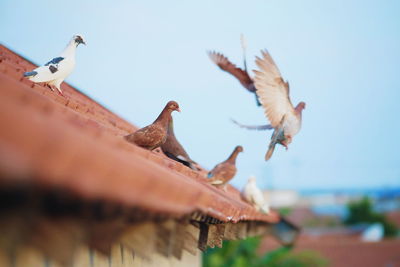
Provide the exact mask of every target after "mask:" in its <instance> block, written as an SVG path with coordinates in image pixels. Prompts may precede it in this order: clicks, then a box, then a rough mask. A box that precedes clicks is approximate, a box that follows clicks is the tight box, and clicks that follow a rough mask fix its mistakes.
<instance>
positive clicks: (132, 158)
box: [0, 46, 279, 223]
mask: <svg viewBox="0 0 400 267" xmlns="http://www.w3.org/2000/svg"><path fill="white" fill-rule="evenodd" d="M34 67H35V65H34V64H32V63H30V62H29V61H27V60H25V59H24V58H22V57H20V56H18V55H16V54H15V53H14V52H12V51H10V50H9V49H7V48H5V47H4V46H0V93H1V97H0V124H1V125H2V126H3V127H2V129H1V130H0V174H5V173H6V174H7V175H0V179H2V180H8V181H14V180H15V179H23V180H24V181H26V182H30V183H32V182H33V183H38V184H41V185H44V186H47V187H50V188H51V187H53V186H57V187H62V188H65V189H67V190H70V191H71V192H74V193H77V194H79V195H80V196H81V197H82V198H87V199H102V200H111V201H115V202H118V203H122V204H124V205H129V206H132V207H140V208H143V209H147V210H149V211H151V212H163V213H168V214H170V215H171V216H177V217H179V216H183V215H187V214H190V213H193V212H196V211H200V212H201V213H202V214H205V215H207V216H211V217H213V218H216V219H218V220H220V221H223V222H228V221H231V222H238V221H241V220H256V221H264V222H271V223H274V222H277V221H278V220H279V216H278V214H277V213H275V212H272V213H271V214H270V215H265V214H261V213H258V212H256V211H255V210H254V209H253V208H252V207H251V206H250V205H248V204H247V203H245V202H243V201H242V200H241V199H240V195H239V193H238V191H237V190H236V189H234V188H232V187H230V188H229V192H228V193H224V192H222V191H221V190H218V189H216V188H214V187H212V186H210V185H209V184H207V183H206V182H205V178H203V175H204V173H205V171H203V172H202V174H201V175H200V174H199V172H195V171H193V170H191V169H189V168H187V167H185V166H183V165H182V164H179V163H177V162H175V161H172V160H171V159H169V158H167V157H165V156H164V155H163V154H162V153H156V152H150V151H147V150H144V149H142V148H140V147H137V146H134V145H132V144H130V143H128V142H126V141H125V140H124V139H123V138H122V136H123V135H125V134H127V133H129V132H132V131H134V130H135V129H136V127H135V126H133V125H131V124H130V123H128V122H127V121H125V120H123V119H121V118H120V117H119V116H117V115H116V114H114V113H112V112H111V111H109V110H108V109H106V108H105V107H103V106H101V105H100V104H98V103H96V102H95V101H94V100H92V99H91V98H89V97H88V96H86V95H84V94H83V93H81V92H79V91H78V90H77V89H75V88H73V87H72V86H70V85H69V84H66V83H63V84H62V89H63V92H64V95H65V97H62V96H60V95H59V94H58V93H57V92H52V91H51V90H50V89H48V88H47V87H44V86H43V85H40V84H33V83H32V82H30V81H28V80H26V79H24V78H22V74H23V72H24V71H26V70H30V69H32V68H34ZM5 162H6V163H5ZM1 163H4V164H1Z"/></svg>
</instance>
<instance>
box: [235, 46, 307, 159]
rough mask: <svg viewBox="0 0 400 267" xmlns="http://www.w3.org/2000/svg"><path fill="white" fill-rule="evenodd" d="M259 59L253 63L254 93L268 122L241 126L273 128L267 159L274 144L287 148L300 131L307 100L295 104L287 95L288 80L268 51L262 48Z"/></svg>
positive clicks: (258, 128) (262, 128)
mask: <svg viewBox="0 0 400 267" xmlns="http://www.w3.org/2000/svg"><path fill="white" fill-rule="evenodd" d="M261 53H262V58H259V57H257V59H256V64H257V66H258V67H259V69H260V70H259V71H257V70H255V71H254V73H255V74H256V75H255V78H254V80H255V85H256V87H257V90H256V93H257V95H258V97H259V99H260V102H261V104H262V106H263V108H264V113H265V115H266V117H267V118H268V120H269V121H270V124H269V125H261V126H246V125H242V124H239V123H237V124H239V126H240V127H243V128H247V129H253V130H254V129H257V130H269V129H274V133H273V134H272V137H271V142H270V144H269V147H268V151H267V153H266V155H265V160H269V159H270V158H271V156H272V153H273V152H274V149H275V145H276V144H281V145H283V146H284V147H285V148H286V149H288V145H289V144H290V143H291V142H292V140H293V137H294V136H295V135H296V134H297V133H298V132H299V131H300V128H301V119H302V111H303V109H305V107H306V103H304V102H300V103H299V104H297V106H296V107H293V104H292V102H291V100H290V97H289V83H288V82H285V81H284V80H283V78H282V75H281V73H280V72H279V69H278V67H277V66H276V64H275V62H274V60H273V59H272V57H271V55H270V54H269V53H268V51H267V50H264V51H261Z"/></svg>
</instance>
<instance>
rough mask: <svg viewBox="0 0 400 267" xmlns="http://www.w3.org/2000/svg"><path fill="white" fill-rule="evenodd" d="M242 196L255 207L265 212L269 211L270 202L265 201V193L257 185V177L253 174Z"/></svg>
mask: <svg viewBox="0 0 400 267" xmlns="http://www.w3.org/2000/svg"><path fill="white" fill-rule="evenodd" d="M242 197H243V198H244V199H245V200H246V201H247V202H249V203H250V204H251V205H253V207H254V208H255V209H257V210H259V211H261V212H263V213H269V211H270V209H269V204H268V203H267V201H265V198H264V194H263V193H262V192H261V190H260V189H259V188H258V187H257V184H256V177H254V176H251V177H250V178H249V179H248V180H247V184H246V185H245V186H244V188H243V191H242Z"/></svg>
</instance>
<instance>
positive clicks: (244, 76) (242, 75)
mask: <svg viewBox="0 0 400 267" xmlns="http://www.w3.org/2000/svg"><path fill="white" fill-rule="evenodd" d="M241 39H242V48H243V62H244V70H243V69H241V68H238V67H236V65H234V64H233V63H232V62H230V61H229V59H228V58H227V57H225V56H224V55H223V54H221V53H218V52H215V51H209V52H208V56H209V57H210V59H211V60H212V61H213V62H214V63H215V64H216V65H217V66H218V67H219V68H220V69H221V70H224V71H226V72H228V73H230V74H231V75H233V76H235V77H236V79H238V80H239V82H240V83H241V84H242V86H243V87H244V88H246V89H247V90H248V91H249V92H251V93H254V95H255V96H256V101H257V105H258V106H261V103H260V101H259V99H258V96H257V95H256V87H255V85H254V81H253V79H252V78H251V77H250V75H249V73H248V72H247V64H246V57H245V49H246V45H245V43H244V39H243V36H241Z"/></svg>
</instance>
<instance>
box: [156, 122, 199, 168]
mask: <svg viewBox="0 0 400 267" xmlns="http://www.w3.org/2000/svg"><path fill="white" fill-rule="evenodd" d="M161 150H162V151H163V152H164V154H165V155H166V156H167V157H169V158H171V159H173V160H176V161H178V162H180V163H182V164H183V165H186V166H188V167H189V168H191V169H193V170H198V169H197V168H196V167H195V165H196V164H197V163H196V162H194V161H193V160H192V159H191V158H190V157H189V155H188V154H187V153H186V151H185V149H184V148H183V147H182V145H181V144H180V143H179V142H178V140H177V139H176V137H175V134H174V123H173V120H172V118H171V119H170V121H169V125H168V131H167V140H166V141H165V143H164V144H163V145H161Z"/></svg>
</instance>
